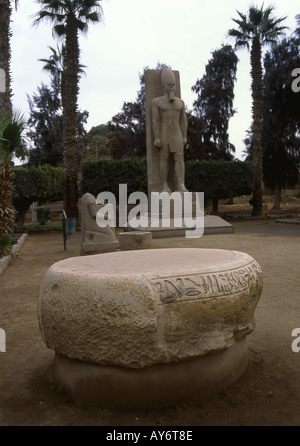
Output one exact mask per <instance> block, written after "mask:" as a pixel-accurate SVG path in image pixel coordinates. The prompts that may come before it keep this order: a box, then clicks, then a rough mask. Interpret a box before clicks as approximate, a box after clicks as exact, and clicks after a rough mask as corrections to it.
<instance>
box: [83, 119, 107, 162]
mask: <svg viewBox="0 0 300 446" xmlns="http://www.w3.org/2000/svg"><path fill="white" fill-rule="evenodd" d="M110 138H111V132H110V130H109V128H108V126H107V125H105V124H101V125H98V126H96V127H92V128H91V129H90V130H89V131H88V132H87V134H86V135H85V137H84V141H83V142H84V148H83V151H82V153H81V162H83V161H97V160H99V159H102V158H103V157H104V158H110V156H111V155H110Z"/></svg>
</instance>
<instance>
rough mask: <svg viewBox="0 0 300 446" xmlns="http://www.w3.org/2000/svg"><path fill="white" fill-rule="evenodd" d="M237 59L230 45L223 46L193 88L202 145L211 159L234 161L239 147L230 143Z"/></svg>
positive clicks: (213, 55) (213, 56) (215, 53)
mask: <svg viewBox="0 0 300 446" xmlns="http://www.w3.org/2000/svg"><path fill="white" fill-rule="evenodd" d="M237 61H238V59H237V56H236V54H235V52H234V51H233V49H232V47H231V46H230V45H225V46H224V45H223V46H222V47H221V48H220V49H218V50H215V51H214V52H213V53H212V58H211V59H210V60H209V62H208V64H207V65H206V67H205V74H204V76H203V77H202V79H198V80H197V82H196V84H195V85H194V86H193V87H192V91H194V92H195V93H196V94H197V95H198V98H197V99H196V100H195V101H194V103H193V105H194V111H195V114H196V116H197V117H198V118H199V120H200V126H201V133H202V136H201V138H202V142H203V144H204V145H205V147H206V151H207V154H208V157H209V158H210V159H214V160H216V159H228V160H230V159H231V158H232V156H231V154H230V152H234V151H235V148H234V146H233V145H232V144H230V142H229V135H228V124H229V119H230V118H231V117H232V116H233V115H234V114H235V110H234V109H233V99H234V81H235V80H236V69H237Z"/></svg>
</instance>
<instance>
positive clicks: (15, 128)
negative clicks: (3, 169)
mask: <svg viewBox="0 0 300 446" xmlns="http://www.w3.org/2000/svg"><path fill="white" fill-rule="evenodd" d="M26 127H27V122H26V120H25V119H24V116H23V115H22V113H21V112H20V111H19V110H15V111H13V112H12V113H10V112H8V113H7V112H3V111H1V112H0V154H1V156H2V157H3V158H4V159H5V161H6V162H8V161H10V159H11V157H12V156H13V155H14V156H16V157H17V158H20V159H22V160H24V159H25V157H26V155H27V147H26V141H25V139H24V137H23V134H24V130H25V129H26Z"/></svg>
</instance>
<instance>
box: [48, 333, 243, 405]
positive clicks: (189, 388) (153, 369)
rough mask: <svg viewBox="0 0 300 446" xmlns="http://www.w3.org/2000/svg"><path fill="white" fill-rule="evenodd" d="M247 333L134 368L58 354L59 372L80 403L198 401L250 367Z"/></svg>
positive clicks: (219, 389)
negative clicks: (212, 348) (218, 346)
mask: <svg viewBox="0 0 300 446" xmlns="http://www.w3.org/2000/svg"><path fill="white" fill-rule="evenodd" d="M247 366H248V349H247V341H246V339H245V338H243V339H241V340H239V341H237V342H235V343H234V344H233V346H232V347H230V348H228V349H226V350H221V351H220V352H217V353H214V354H210V355H204V356H200V357H197V358H192V359H187V360H185V361H176V362H171V363H167V364H155V365H153V366H150V367H145V368H143V369H142V370H141V369H133V368H126V367H117V366H114V365H108V366H107V365H106V366H103V365H100V364H92V363H88V362H82V361H79V360H78V359H69V358H67V357H66V356H62V355H59V354H57V353H56V354H55V377H56V380H57V382H58V383H59V385H60V387H61V388H62V389H64V390H65V392H66V393H67V394H68V395H69V396H70V397H71V398H72V400H73V401H74V402H75V404H76V405H77V406H80V407H82V406H100V407H104V408H108V409H149V408H157V407H165V406H169V405H172V404H178V403H182V402H183V401H186V400H189V401H190V400H199V399H202V398H207V397H208V396H211V395H215V394H216V393H219V392H222V391H224V390H225V389H226V388H227V387H228V386H230V385H231V384H232V383H234V382H235V381H236V380H237V379H239V378H240V376H241V375H242V374H243V373H244V372H245V370H246V369H247Z"/></svg>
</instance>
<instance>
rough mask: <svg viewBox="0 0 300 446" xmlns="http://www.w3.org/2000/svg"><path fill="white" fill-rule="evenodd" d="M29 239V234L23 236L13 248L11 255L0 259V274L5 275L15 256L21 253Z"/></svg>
mask: <svg viewBox="0 0 300 446" xmlns="http://www.w3.org/2000/svg"><path fill="white" fill-rule="evenodd" d="M27 238H28V234H27V233H25V234H22V235H21V237H20V238H19V239H18V243H16V244H15V245H13V246H12V249H11V254H10V255H8V256H4V257H2V258H1V259H0V274H1V273H3V271H4V270H5V268H6V267H7V266H8V265H9V263H10V261H11V259H12V257H13V256H15V255H17V254H18V252H19V251H20V249H21V247H22V246H23V245H24V242H25V240H26V239H27Z"/></svg>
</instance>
